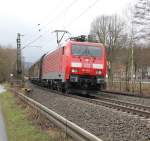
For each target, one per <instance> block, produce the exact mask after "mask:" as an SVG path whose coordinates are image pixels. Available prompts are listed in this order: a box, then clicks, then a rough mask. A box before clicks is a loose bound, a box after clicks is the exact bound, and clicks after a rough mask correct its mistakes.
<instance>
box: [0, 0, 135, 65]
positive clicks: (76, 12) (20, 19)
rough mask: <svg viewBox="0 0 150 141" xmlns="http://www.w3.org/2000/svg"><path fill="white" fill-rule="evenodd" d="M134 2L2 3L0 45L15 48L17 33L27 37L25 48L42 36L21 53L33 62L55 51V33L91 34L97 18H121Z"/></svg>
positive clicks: (51, 0)
mask: <svg viewBox="0 0 150 141" xmlns="http://www.w3.org/2000/svg"><path fill="white" fill-rule="evenodd" d="M133 1H135V0H132V1H131V0H0V3H1V8H0V31H1V32H0V44H2V45H8V44H11V45H12V46H14V47H15V46H16V34H17V33H18V32H19V33H21V34H23V35H24V36H23V37H22V46H25V45H26V44H28V43H29V42H31V41H33V40H34V39H36V38H38V37H39V36H40V35H41V38H39V40H37V41H36V42H34V43H33V44H31V45H30V47H26V48H25V49H24V50H23V51H22V52H23V56H24V57H25V60H26V61H30V62H33V61H35V60H37V59H38V58H39V57H40V56H41V55H42V54H44V53H45V52H48V51H51V50H54V49H56V38H55V34H54V33H52V31H53V30H55V29H65V30H68V31H69V32H70V33H71V34H72V35H81V34H88V33H89V30H90V24H91V22H92V21H93V19H94V18H95V17H97V16H99V15H102V14H107V15H111V14H115V13H117V14H120V15H122V12H123V11H124V10H125V9H126V8H127V6H128V4H129V3H132V2H133ZM87 9H88V10H87ZM84 11H86V12H84ZM82 13H83V14H82ZM81 15H82V16H81ZM38 24H40V26H38ZM39 28H40V29H41V31H40V32H39V31H38V29H39ZM31 46H40V47H31Z"/></svg>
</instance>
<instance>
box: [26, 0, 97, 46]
mask: <svg viewBox="0 0 150 141" xmlns="http://www.w3.org/2000/svg"><path fill="white" fill-rule="evenodd" d="M75 1H77V0H74V1H73V2H72V3H71V4H70V5H69V6H68V8H70V7H71V6H73V4H74V3H75ZM98 1H99V0H95V1H94V2H93V3H92V5H90V6H88V7H87V8H86V9H85V10H84V11H83V12H82V13H80V14H79V15H78V16H77V17H75V18H74V19H73V20H72V21H71V22H70V23H69V24H67V25H66V26H65V29H66V28H67V27H68V26H70V25H72V24H73V23H74V22H75V21H76V20H78V19H79V18H80V17H82V16H83V15H84V14H85V13H86V12H87V11H89V10H90V9H91V8H93V7H94V6H95V4H96V3H97V2H98ZM60 15H61V14H60ZM56 17H57V16H56ZM56 17H55V18H56ZM53 20H54V19H53ZM53 20H51V22H48V23H47V24H46V25H45V26H47V25H49V24H50V23H52V22H53ZM45 26H43V27H42V28H44V27H45ZM48 31H49V30H46V31H45V32H44V33H43V34H42V35H44V34H45V33H47V32H48ZM50 32H52V30H51V31H50ZM42 35H40V36H38V37H37V38H35V39H34V40H32V41H31V42H29V43H28V44H26V45H25V46H24V47H26V46H29V45H31V44H33V43H34V42H36V41H37V40H38V39H40V38H41V37H42Z"/></svg>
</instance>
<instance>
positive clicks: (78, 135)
mask: <svg viewBox="0 0 150 141" xmlns="http://www.w3.org/2000/svg"><path fill="white" fill-rule="evenodd" d="M15 94H16V95H17V96H18V97H19V98H20V99H21V100H23V101H24V102H26V103H28V104H29V105H30V106H32V107H33V108H35V109H37V110H38V111H39V112H40V113H41V114H42V115H44V116H45V117H46V118H47V119H49V120H50V121H52V122H53V123H54V124H55V125H56V126H58V127H59V128H61V129H63V130H64V132H65V133H66V134H68V135H69V136H71V137H72V138H74V139H75V140H77V141H102V140H101V139H99V138H98V137H96V136H95V135H93V134H91V133H89V132H88V131H86V130H84V129H82V128H81V127H79V126H78V125H76V124H74V123H73V122H71V121H69V120H67V119H65V118H64V117H62V116H60V115H59V114H57V113H55V112H54V111H52V110H50V109H48V108H47V107H46V106H44V105H42V104H40V103H39V102H37V101H35V100H33V99H31V98H29V97H27V96H25V95H24V94H22V93H19V92H16V91H15Z"/></svg>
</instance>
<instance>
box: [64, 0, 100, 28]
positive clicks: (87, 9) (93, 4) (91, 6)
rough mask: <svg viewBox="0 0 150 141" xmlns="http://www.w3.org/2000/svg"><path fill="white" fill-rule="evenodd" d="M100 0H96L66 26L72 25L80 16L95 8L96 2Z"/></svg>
mask: <svg viewBox="0 0 150 141" xmlns="http://www.w3.org/2000/svg"><path fill="white" fill-rule="evenodd" d="M98 1H99V0H95V1H94V2H93V3H92V5H90V6H89V7H88V8H86V9H85V10H84V11H83V12H82V13H81V14H80V15H78V16H77V17H76V18H74V19H73V20H72V21H71V22H70V23H69V24H67V26H65V28H67V27H68V26H70V25H72V24H73V23H74V22H75V21H76V20H78V19H79V18H80V17H82V16H83V15H84V14H85V13H86V12H87V11H89V10H90V9H91V8H93V6H95V4H96V3H97V2H98Z"/></svg>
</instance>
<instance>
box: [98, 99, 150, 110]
mask: <svg viewBox="0 0 150 141" xmlns="http://www.w3.org/2000/svg"><path fill="white" fill-rule="evenodd" d="M97 98H98V99H100V100H105V101H108V102H112V103H116V104H119V105H123V106H127V107H133V108H136V109H141V110H143V111H149V112H150V106H146V105H141V104H135V103H130V102H125V101H122V100H115V99H110V98H103V97H97Z"/></svg>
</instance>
